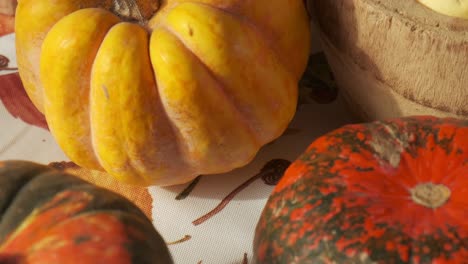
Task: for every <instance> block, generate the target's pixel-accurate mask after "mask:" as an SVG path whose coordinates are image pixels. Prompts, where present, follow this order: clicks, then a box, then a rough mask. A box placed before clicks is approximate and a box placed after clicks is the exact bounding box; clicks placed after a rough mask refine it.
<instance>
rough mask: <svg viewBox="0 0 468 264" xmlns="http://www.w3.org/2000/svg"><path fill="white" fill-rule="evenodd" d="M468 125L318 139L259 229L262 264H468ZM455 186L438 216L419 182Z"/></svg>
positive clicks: (340, 133)
mask: <svg viewBox="0 0 468 264" xmlns="http://www.w3.org/2000/svg"><path fill="white" fill-rule="evenodd" d="M467 176H468V122H467V121H461V120H455V119H438V118H433V117H407V118H401V119H394V120H388V121H380V122H373V123H368V124H355V125H347V126H344V127H342V128H340V129H337V130H335V131H333V132H330V133H328V134H326V135H324V136H322V137H320V138H318V139H317V140H315V141H314V142H313V143H312V144H311V145H310V146H309V147H308V148H307V150H306V151H305V152H304V153H303V154H302V155H301V156H300V157H299V158H298V159H297V160H296V161H295V162H293V164H292V165H291V166H290V167H289V168H288V170H287V171H286V173H285V175H284V176H283V178H282V179H281V181H280V182H279V183H278V185H277V186H276V187H275V190H274V191H273V193H272V195H271V197H270V198H269V200H268V202H267V204H266V206H265V209H264V211H263V213H262V216H261V218H260V221H259V223H258V225H257V229H256V235H255V243H254V251H255V258H256V260H257V263H268V264H274V263H379V264H384V263H402V264H403V263H414V264H416V263H417V264H426V263H427V264H429V263H437V264H449V263H464V262H466V260H467V257H468V248H467V244H466V243H467V241H468V225H467V222H466V219H467V217H468V214H467V213H468V211H467V210H466V208H467V207H468V203H467V201H466V194H467V186H468V177H467ZM425 183H433V184H438V185H439V184H440V185H443V186H446V187H447V188H449V189H450V191H451V194H450V196H449V198H448V200H447V201H446V202H445V203H443V204H442V205H441V206H439V207H437V208H430V207H427V206H424V205H421V204H419V203H416V202H415V201H414V200H413V198H412V195H411V190H413V189H414V188H415V187H416V186H418V185H419V184H425Z"/></svg>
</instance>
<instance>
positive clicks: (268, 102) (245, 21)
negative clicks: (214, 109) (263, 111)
mask: <svg viewBox="0 0 468 264" xmlns="http://www.w3.org/2000/svg"><path fill="white" fill-rule="evenodd" d="M184 3H191V4H194V5H198V6H202V7H207V8H209V9H212V10H213V11H214V12H216V11H219V12H221V13H222V14H225V15H227V16H229V17H231V18H233V19H234V20H235V21H236V23H239V24H241V23H242V24H243V25H245V26H246V27H241V28H247V29H248V30H249V31H250V32H252V33H254V34H253V35H254V36H258V37H256V39H255V40H256V41H257V42H258V45H259V46H261V47H262V48H264V49H268V50H269V51H270V53H268V54H273V56H272V57H271V58H272V60H273V61H274V62H275V65H277V66H279V68H280V69H281V70H282V71H283V72H284V73H285V74H286V75H287V77H288V79H292V78H290V77H291V76H294V74H293V73H292V72H291V71H290V70H289V69H287V67H285V66H284V64H282V61H281V60H280V58H279V55H278V52H277V50H275V49H273V48H272V47H271V45H269V44H268V41H267V40H268V39H267V38H266V37H265V35H264V34H263V33H262V32H259V30H257V28H256V27H254V26H253V25H252V22H249V20H248V19H247V18H242V19H241V18H239V17H238V15H236V13H233V12H231V11H229V10H226V9H222V8H218V7H214V6H212V5H210V4H207V3H198V2H192V1H187V2H183V3H181V4H180V5H182V4H184ZM177 6H179V4H177V5H175V6H174V7H172V8H173V9H174V8H175V7H177ZM163 23H164V22H163ZM161 24H162V23H161ZM251 25H252V26H251ZM163 27H164V28H165V29H166V30H168V31H169V32H170V33H172V34H173V35H174V36H175V37H177V38H178V40H179V41H180V42H181V43H182V44H183V46H185V47H186V48H187V50H188V51H190V53H192V54H193V55H194V57H195V58H196V59H197V60H198V61H200V63H201V64H202V65H203V66H204V67H205V68H206V69H207V70H208V73H210V75H211V76H212V77H213V79H214V80H215V81H216V82H217V83H219V84H220V88H226V87H227V86H226V84H225V82H224V81H223V80H222V79H221V78H219V77H217V75H216V74H215V73H214V72H213V71H212V70H211V68H210V67H209V66H208V64H207V63H205V62H204V61H203V60H202V59H201V58H200V57H199V56H197V54H196V53H195V51H193V49H192V48H191V47H190V45H189V44H187V42H186V41H185V40H184V38H183V37H182V36H181V34H179V32H178V31H177V30H174V29H172V27H171V26H170V25H167V23H164V26H163ZM295 87H296V88H297V86H295ZM255 89H264V90H268V87H255ZM223 90H224V91H223V93H224V94H226V95H229V93H228V92H227V91H226V89H223ZM287 93H288V95H287V96H290V97H295V98H297V90H296V89H294V87H292V89H287ZM263 94H266V95H267V96H266V98H267V100H265V105H266V106H268V107H270V108H271V106H272V104H274V102H273V101H274V100H273V99H270V98H269V97H268V94H269V92H268V91H265V92H264V93H263ZM293 94H294V95H293ZM227 99H229V100H231V101H232V102H233V105H234V106H236V107H235V108H236V111H239V112H240V114H241V116H242V119H244V120H246V122H247V123H248V127H250V131H251V132H252V133H253V135H254V137H255V139H256V141H257V143H258V144H265V143H268V142H271V140H273V139H274V138H277V137H278V136H280V135H281V134H282V133H283V132H284V130H285V129H286V127H283V124H281V126H278V127H275V129H272V132H270V134H271V135H272V136H269V137H268V138H266V137H265V136H263V138H264V140H263V141H262V140H261V138H262V135H259V134H258V132H257V131H256V130H255V125H254V124H258V123H260V124H261V122H259V121H258V120H259V119H258V118H255V116H246V115H247V114H246V113H244V112H241V111H240V109H242V108H243V107H239V103H238V102H236V101H235V100H232V99H231V98H230V97H229V96H227ZM282 111H285V110H284V108H283V110H282ZM277 112H279V111H277ZM277 112H275V113H274V114H271V117H273V118H274V117H276V116H278V114H277ZM292 118H293V115H291V117H290V118H289V119H290V120H291V119H292ZM290 120H288V121H290Z"/></svg>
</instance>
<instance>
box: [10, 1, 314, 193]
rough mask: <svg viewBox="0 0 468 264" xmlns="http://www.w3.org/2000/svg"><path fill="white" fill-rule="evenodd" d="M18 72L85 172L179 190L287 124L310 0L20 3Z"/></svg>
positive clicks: (244, 159) (239, 161)
mask: <svg viewBox="0 0 468 264" xmlns="http://www.w3.org/2000/svg"><path fill="white" fill-rule="evenodd" d="M16 15H17V16H16V47H17V59H18V67H19V72H20V76H21V78H22V80H23V82H24V86H25V87H26V90H27V92H28V95H29V96H30V98H31V99H32V101H33V102H34V104H35V105H36V107H37V108H38V109H39V110H40V111H42V112H43V113H44V114H45V116H46V119H47V122H48V125H49V128H50V130H51V132H52V133H53V135H54V136H55V138H56V140H57V142H58V143H59V145H60V146H61V147H62V149H63V150H64V152H65V153H66V154H67V155H68V156H69V157H70V158H71V159H72V160H73V161H74V162H75V163H77V164H78V165H80V166H83V167H85V168H91V169H98V170H105V171H107V172H109V173H110V174H111V175H113V176H115V177H116V178H118V179H120V180H122V181H125V182H128V183H132V184H139V185H173V184H180V183H184V182H188V181H189V180H191V179H193V178H194V177H196V176H197V175H199V174H215V173H222V172H227V171H230V170H232V169H234V168H237V167H240V166H243V165H245V164H246V163H248V162H250V161H251V160H252V159H253V157H254V156H255V154H256V153H257V151H258V150H259V149H260V147H262V146H263V145H265V144H266V143H268V142H270V141H272V140H274V139H275V138H277V137H278V136H279V135H281V133H282V132H283V131H284V130H285V129H286V127H287V125H288V123H289V122H290V121H291V119H292V117H293V115H294V113H295V109H296V103H297V94H298V91H297V85H298V80H299V78H300V76H301V75H302V73H303V71H304V69H305V65H306V62H307V58H308V53H309V45H310V40H309V39H310V36H309V35H310V31H309V23H308V17H307V12H306V9H305V6H304V3H303V1H302V0H291V1H284V0H255V1H253V0H190V1H188V0H165V1H162V0H161V1H148V0H116V1H111V0H62V1H55V0H22V1H20V2H19V5H18V8H17V13H16Z"/></svg>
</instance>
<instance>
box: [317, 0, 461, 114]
mask: <svg viewBox="0 0 468 264" xmlns="http://www.w3.org/2000/svg"><path fill="white" fill-rule="evenodd" d="M308 6H309V8H310V9H311V10H310V12H311V14H312V20H313V22H314V23H316V25H317V27H318V32H319V37H320V41H321V45H322V48H323V50H324V52H325V54H326V56H327V59H328V62H329V63H330V66H331V68H332V71H333V73H334V75H335V79H336V82H337V84H338V87H339V88H340V93H341V95H342V96H343V97H344V98H345V100H346V101H347V102H348V104H349V106H350V107H351V109H352V110H353V111H355V112H356V113H358V114H359V115H360V116H361V118H363V119H364V120H375V119H385V118H392V117H399V116H408V115H434V116H440V117H457V118H462V119H468V20H463V19H460V18H453V17H449V16H445V15H442V14H439V13H436V12H434V11H432V10H430V9H429V8H427V7H426V6H424V5H422V4H420V3H419V2H417V1H416V0H387V1H379V0H327V1H309V2H308Z"/></svg>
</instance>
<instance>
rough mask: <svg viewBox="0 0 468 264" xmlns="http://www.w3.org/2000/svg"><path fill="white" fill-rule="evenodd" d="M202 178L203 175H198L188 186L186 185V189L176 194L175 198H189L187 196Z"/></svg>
mask: <svg viewBox="0 0 468 264" xmlns="http://www.w3.org/2000/svg"><path fill="white" fill-rule="evenodd" d="M200 178H201V175H199V176H198V177H196V178H195V179H194V180H193V181H192V182H191V183H190V184H189V185H188V186H187V187H185V189H184V190H183V191H182V192H181V193H179V194H178V195H177V196H176V198H175V199H176V200H183V199H185V198H187V196H189V194H190V193H191V192H192V191H193V189H194V188H195V186H197V183H198V182H199V181H200Z"/></svg>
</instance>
